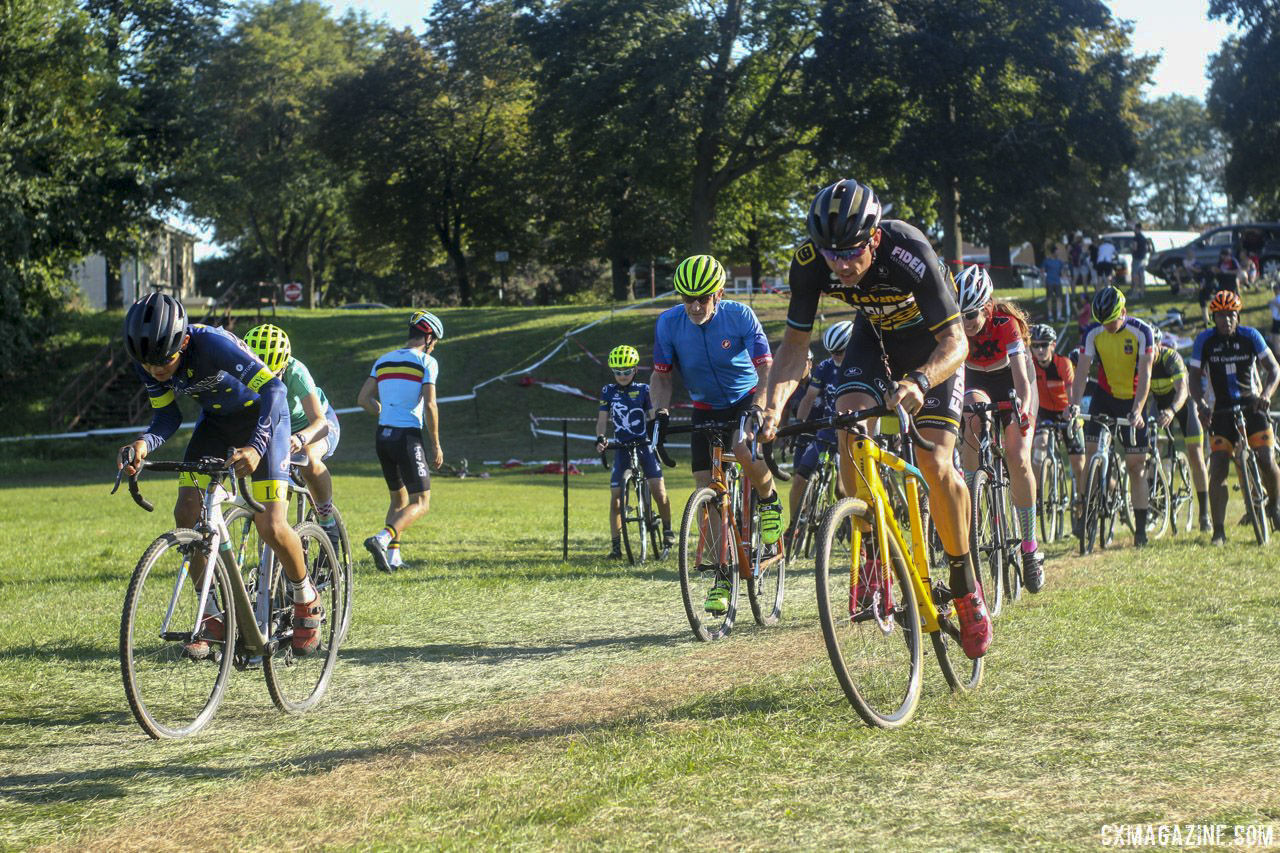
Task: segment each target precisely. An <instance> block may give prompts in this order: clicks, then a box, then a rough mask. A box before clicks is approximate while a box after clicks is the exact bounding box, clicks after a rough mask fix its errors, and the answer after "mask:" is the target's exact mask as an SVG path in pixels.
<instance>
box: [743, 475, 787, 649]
mask: <svg viewBox="0 0 1280 853" xmlns="http://www.w3.org/2000/svg"><path fill="white" fill-rule="evenodd" d="M751 504H752V508H751V523H752V530H753V531H755V532H754V533H753V535H752V538H751V577H750V579H748V580H747V600H748V601H749V602H750V603H751V615H752V616H753V617H754V618H755V620H756V624H757V625H777V624H778V619H779V618H781V617H782V598H783V594H784V591H785V589H786V581H787V564H786V560H785V554H784V556H783V557H778V556H776V555H774V556H768V555H767V551H768V550H769V549H766V548H765V546H764V543H763V542H762V541H761V539H760V532H759V531H760V514H759V512H758V511H757V506H758V504H759V498H758V496H757V495H756V494H755V493H754V492H752V494H751Z"/></svg>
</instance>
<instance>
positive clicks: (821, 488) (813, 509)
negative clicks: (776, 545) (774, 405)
mask: <svg viewBox="0 0 1280 853" xmlns="http://www.w3.org/2000/svg"><path fill="white" fill-rule="evenodd" d="M813 440H814V441H816V442H818V465H817V467H815V468H814V469H813V476H812V477H810V478H809V483H808V484H807V485H806V486H805V490H804V494H803V495H801V497H800V509H799V510H798V511H797V512H796V517H795V519H794V521H793V528H792V529H793V530H794V533H793V534H792V536H791V543H790V545H789V547H788V548H787V565H788V567H790V566H792V565H794V563H795V561H796V560H797V559H801V558H803V559H808V558H809V555H810V554H811V552H812V551H813V543H814V540H815V539H816V538H817V534H818V527H819V525H821V523H822V516H823V513H825V512H826V511H827V507H829V506H831V505H832V504H834V503H835V502H836V458H837V455H836V447H835V444H834V443H833V442H830V441H825V440H823V439H821V438H818V437H817V436H815V437H814V438H813Z"/></svg>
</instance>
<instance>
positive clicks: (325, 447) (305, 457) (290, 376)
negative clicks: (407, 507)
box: [244, 323, 341, 550]
mask: <svg viewBox="0 0 1280 853" xmlns="http://www.w3.org/2000/svg"><path fill="white" fill-rule="evenodd" d="M244 342H245V343H246V344H248V345H249V349H251V350H253V353H254V355H256V356H258V358H260V359H262V362H263V364H265V365H266V366H267V369H268V370H270V371H271V372H272V373H274V374H275V375H276V376H277V377H278V378H279V379H280V381H281V382H283V383H284V387H285V391H286V393H287V395H288V404H289V431H290V436H289V453H290V457H289V461H290V462H291V463H292V464H294V465H297V466H298V470H299V472H300V473H301V474H302V480H303V482H305V483H306V484H307V488H308V489H309V490H310V491H311V499H312V501H314V502H315V505H316V516H317V518H318V519H319V521H320V526H321V527H323V528H324V532H325V533H326V534H327V535H328V536H329V541H330V542H332V543H333V547H334V549H335V550H338V549H339V541H338V540H339V532H338V524H337V519H335V518H334V517H333V477H332V476H331V475H330V474H329V468H328V466H326V465H325V464H324V460H326V459H328V458H329V457H330V456H332V455H333V454H334V451H336V450H337V449H338V439H339V437H340V436H341V431H340V430H339V428H338V415H337V413H336V412H335V411H334V410H333V406H332V405H330V403H329V400H328V398H327V397H325V395H324V391H323V390H321V388H320V386H318V385H316V383H315V380H314V379H312V378H311V371H310V370H308V369H307V366H306V365H305V364H303V363H302V362H301V361H299V360H298V359H297V358H296V357H294V356H293V348H292V346H291V345H290V343H289V336H288V335H287V334H285V331H284V329H281V328H280V327H279V326H273V325H271V324H270V323H264V324H262V325H261V326H254V327H253V328H252V329H250V330H249V331H248V333H247V334H246V335H245V336H244Z"/></svg>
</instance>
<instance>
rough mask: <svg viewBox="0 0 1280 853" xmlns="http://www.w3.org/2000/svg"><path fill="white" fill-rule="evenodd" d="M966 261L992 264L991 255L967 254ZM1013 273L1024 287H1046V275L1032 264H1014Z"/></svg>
mask: <svg viewBox="0 0 1280 853" xmlns="http://www.w3.org/2000/svg"><path fill="white" fill-rule="evenodd" d="M964 263H965V265H966V266H968V265H969V264H981V265H982V266H984V267H990V266H991V256H990V255H965V256H964ZM1013 274H1014V276H1015V281H1014V284H1015V285H1016V286H1018V287H1022V288H1032V287H1044V276H1043V275H1042V274H1041V271H1040V268H1039V267H1033V266H1032V265H1031V264H1014V265H1013Z"/></svg>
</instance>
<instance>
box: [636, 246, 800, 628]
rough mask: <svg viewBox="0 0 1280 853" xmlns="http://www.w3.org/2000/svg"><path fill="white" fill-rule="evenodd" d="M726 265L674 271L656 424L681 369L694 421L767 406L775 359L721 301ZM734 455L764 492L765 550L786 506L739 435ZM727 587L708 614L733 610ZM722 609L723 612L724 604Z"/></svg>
mask: <svg viewBox="0 0 1280 853" xmlns="http://www.w3.org/2000/svg"><path fill="white" fill-rule="evenodd" d="M726 279H727V275H726V274H725V271H724V267H723V266H721V265H720V262H719V261H717V260H716V259H715V258H713V257H711V256H710V255H693V256H691V257H688V258H685V259H684V260H683V261H681V262H680V266H678V267H676V275H675V288H676V292H678V293H679V294H680V297H681V299H682V300H683V303H684V304H683V305H676V306H675V307H673V308H669V309H667V310H666V311H664V312H662V314H661V315H659V317H658V324H657V329H656V331H655V334H654V343H653V380H652V385H651V387H650V395H651V397H652V400H653V406H654V408H655V409H656V410H657V416H658V418H659V419H664V418H666V417H667V416H668V415H669V412H668V407H669V406H670V404H671V393H672V382H671V371H672V369H673V368H678V369H679V371H680V377H681V379H683V380H684V384H685V388H686V389H688V391H689V396H690V397H691V398H692V399H693V422H694V423H695V424H699V423H709V422H715V421H732V422H734V423H737V422H738V420H739V419H740V418H741V416H742V415H743V414H745V413H747V412H748V411H749V410H751V409H752V408H755V409H756V410H757V411H758V410H759V409H760V408H761V404H762V403H763V402H764V393H765V390H766V388H767V387H768V384H769V365H770V364H772V362H773V356H772V354H771V353H770V351H769V341H768V339H767V338H766V337H765V335H764V328H763V327H762V326H761V325H760V321H759V320H758V319H757V318H756V315H755V313H754V312H753V311H752V310H751V309H750V308H749V307H747V306H746V305H743V304H742V303H741V302H733V301H731V300H728V299H725V298H724V283H725V280H726ZM726 440H727V441H733V442H734V443H733V453H734V456H735V457H737V459H738V462H739V463H740V464H741V465H742V470H743V471H745V472H746V474H747V477H748V478H750V480H751V484H752V485H753V486H754V487H755V489H756V492H757V494H759V495H760V536H761V539H763V540H764V543H765V544H766V545H774V544H776V543H777V541H778V540H779V539H780V538H781V537H782V504H781V502H779V500H778V493H777V492H776V491H775V490H774V488H773V475H772V474H771V473H769V468H768V466H767V465H766V464H765V462H764V461H763V460H760V459H752V458H751V450H750V448H748V446H747V444H746V442H744V441H743V440H742V436H740V435H734V436H732V438H730V437H729V436H728V435H726ZM692 451H693V453H692V455H693V478H694V481H695V484H696V486H697V488H702V487H703V486H706V485H707V484H709V483H710V482H711V445H710V443H709V442H708V441H707V439H706V437H705V436H704V435H701V434H698V433H694V435H693V440H692ZM728 595H729V587H728V585H727V582H725V581H723V580H722V581H719V582H717V584H716V586H715V587H713V588H712V590H711V593H710V595H708V597H707V609H708V610H709V611H710V612H713V613H715V612H723V611H724V609H727V607H728ZM721 605H723V607H722V606H721Z"/></svg>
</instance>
